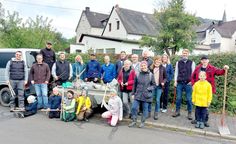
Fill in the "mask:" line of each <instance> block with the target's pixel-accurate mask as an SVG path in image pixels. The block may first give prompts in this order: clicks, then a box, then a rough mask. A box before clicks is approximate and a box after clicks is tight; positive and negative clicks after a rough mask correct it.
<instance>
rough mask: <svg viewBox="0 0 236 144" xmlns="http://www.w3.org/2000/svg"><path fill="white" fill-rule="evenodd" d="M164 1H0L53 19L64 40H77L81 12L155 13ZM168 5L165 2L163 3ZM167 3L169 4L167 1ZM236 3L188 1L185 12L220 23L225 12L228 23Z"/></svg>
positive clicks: (26, 13)
mask: <svg viewBox="0 0 236 144" xmlns="http://www.w3.org/2000/svg"><path fill="white" fill-rule="evenodd" d="M160 1H162V0H0V2H1V3H2V5H3V8H4V9H5V10H9V11H10V12H13V11H17V12H19V14H20V17H22V18H24V19H27V18H28V17H31V18H35V17H36V16H37V15H40V16H43V17H45V18H46V17H48V18H49V19H53V21H52V26H53V27H54V28H56V29H57V31H59V32H61V33H62V34H63V36H64V37H66V38H71V37H73V36H75V28H76V26H77V24H78V21H79V18H80V15H81V12H82V11H83V10H84V9H85V7H90V10H91V11H94V12H100V13H105V14H109V13H110V11H111V9H112V7H113V6H114V5H116V4H118V5H119V7H122V8H127V9H131V10H136V11H141V12H146V13H153V11H154V9H157V8H158V7H159V6H160ZM164 1H165V0H164ZM166 1H167V0H166ZM235 6H236V0H185V10H186V11H187V12H189V13H192V14H196V16H200V17H202V18H209V19H215V20H220V19H222V16H223V12H224V10H226V16H227V20H228V21H231V20H235V19H236V9H235Z"/></svg>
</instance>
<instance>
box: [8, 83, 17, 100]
mask: <svg viewBox="0 0 236 144" xmlns="http://www.w3.org/2000/svg"><path fill="white" fill-rule="evenodd" d="M8 87H9V90H10V93H11V96H12V97H13V98H15V97H16V93H15V91H14V90H13V88H12V86H11V84H10V83H9V84H8Z"/></svg>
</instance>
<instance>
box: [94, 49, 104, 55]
mask: <svg viewBox="0 0 236 144" xmlns="http://www.w3.org/2000/svg"><path fill="white" fill-rule="evenodd" d="M96 53H98V54H103V53H104V49H96Z"/></svg>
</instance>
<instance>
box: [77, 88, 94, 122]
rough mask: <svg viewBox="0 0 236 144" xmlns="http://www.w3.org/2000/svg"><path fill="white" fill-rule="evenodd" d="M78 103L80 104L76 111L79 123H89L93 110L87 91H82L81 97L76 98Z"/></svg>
mask: <svg viewBox="0 0 236 144" xmlns="http://www.w3.org/2000/svg"><path fill="white" fill-rule="evenodd" d="M76 102H77V104H78V107H77V110H76V117H77V120H78V121H81V120H84V121H86V122H88V118H89V116H90V115H91V114H92V109H91V106H92V105H91V100H90V98H89V97H88V96H87V91H86V90H85V89H82V91H81V95H80V96H79V97H78V98H76Z"/></svg>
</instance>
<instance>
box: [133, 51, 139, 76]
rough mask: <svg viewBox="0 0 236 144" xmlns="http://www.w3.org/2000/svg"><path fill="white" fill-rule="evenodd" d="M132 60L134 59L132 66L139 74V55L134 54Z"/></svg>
mask: <svg viewBox="0 0 236 144" xmlns="http://www.w3.org/2000/svg"><path fill="white" fill-rule="evenodd" d="M131 61H132V68H133V69H134V70H135V74H136V75H138V74H139V72H140V62H139V61H138V55H137V54H132V55H131Z"/></svg>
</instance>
